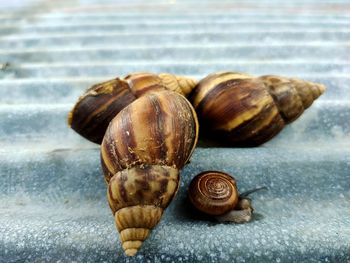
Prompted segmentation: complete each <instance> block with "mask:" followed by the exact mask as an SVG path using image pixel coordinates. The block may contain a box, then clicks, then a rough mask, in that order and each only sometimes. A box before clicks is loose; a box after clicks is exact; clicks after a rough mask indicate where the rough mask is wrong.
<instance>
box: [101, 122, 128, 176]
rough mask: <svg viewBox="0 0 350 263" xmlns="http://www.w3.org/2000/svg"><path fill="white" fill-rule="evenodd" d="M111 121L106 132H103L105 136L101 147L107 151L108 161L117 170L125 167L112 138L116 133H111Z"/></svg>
mask: <svg viewBox="0 0 350 263" xmlns="http://www.w3.org/2000/svg"><path fill="white" fill-rule="evenodd" d="M113 125H114V124H113V122H112V123H111V124H110V125H109V126H108V128H107V131H106V134H105V138H104V143H103V144H102V147H104V148H105V152H106V153H107V158H108V160H109V162H110V163H111V164H112V165H113V167H114V168H115V169H116V170H117V171H121V170H123V169H125V165H124V166H123V165H122V164H121V162H120V160H121V158H122V157H121V155H120V153H119V151H118V149H117V147H116V145H115V140H114V136H116V134H112V131H111V130H112V128H111V127H112V126H113Z"/></svg>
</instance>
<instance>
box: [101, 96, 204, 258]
mask: <svg viewBox="0 0 350 263" xmlns="http://www.w3.org/2000/svg"><path fill="white" fill-rule="evenodd" d="M197 138H198V122H197V117H196V113H195V111H194V109H193V107H192V106H191V104H190V103H189V102H188V101H187V100H186V98H184V97H183V96H181V95H179V94H177V93H175V92H173V91H159V92H155V93H149V94H145V95H143V96H141V97H140V98H139V99H137V100H135V101H134V102H133V103H131V104H129V105H128V106H127V107H125V108H124V109H123V110H121V111H120V112H119V114H118V115H117V116H116V117H115V118H114V119H113V120H112V121H111V123H110V125H109V126H108V129H107V131H106V133H105V136H104V138H103V141H102V144H101V164H102V168H103V171H104V175H105V180H106V182H107V184H108V191H107V196H108V202H109V205H110V208H111V210H112V212H113V214H114V216H115V221H116V226H117V229H118V231H119V233H120V238H121V241H122V244H123V245H122V246H123V249H124V250H125V253H126V254H127V255H135V253H136V252H137V250H138V249H139V247H140V246H141V245H142V242H143V241H144V240H145V239H146V238H147V236H148V235H149V233H150V231H151V229H152V228H154V227H155V226H156V225H157V223H158V222H159V220H160V218H161V216H162V214H163V211H164V209H165V208H166V207H167V206H168V205H169V203H170V201H171V200H172V198H173V197H174V196H175V194H176V192H177V189H178V187H179V171H180V170H181V169H182V167H183V166H184V165H185V164H186V162H187V161H188V160H189V158H190V156H191V154H192V152H193V150H194V148H195V145H196V143H197Z"/></svg>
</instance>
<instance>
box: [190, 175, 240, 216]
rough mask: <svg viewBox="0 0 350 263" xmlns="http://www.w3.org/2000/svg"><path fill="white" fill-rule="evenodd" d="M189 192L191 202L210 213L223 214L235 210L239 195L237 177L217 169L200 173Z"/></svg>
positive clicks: (192, 182)
mask: <svg viewBox="0 0 350 263" xmlns="http://www.w3.org/2000/svg"><path fill="white" fill-rule="evenodd" d="M188 192H189V199H190V201H191V203H192V204H193V205H194V206H195V207H196V208H197V209H198V210H200V211H202V212H204V213H206V214H209V215H223V214H225V213H227V212H228V211H230V210H233V209H234V207H235V206H236V205H237V203H238V197H239V194H238V191H237V186H236V181H235V179H234V178H233V177H231V176H230V175H228V174H226V173H223V172H217V171H206V172H203V173H200V174H198V175H197V176H196V177H195V178H194V179H193V180H192V181H191V184H190V186H189V190H188Z"/></svg>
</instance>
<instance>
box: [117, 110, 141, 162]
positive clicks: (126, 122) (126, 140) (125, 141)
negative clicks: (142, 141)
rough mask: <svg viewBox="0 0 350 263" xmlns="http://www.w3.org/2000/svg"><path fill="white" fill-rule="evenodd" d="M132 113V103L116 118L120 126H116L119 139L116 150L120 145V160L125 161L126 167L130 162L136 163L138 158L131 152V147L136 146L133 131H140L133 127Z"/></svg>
mask: <svg viewBox="0 0 350 263" xmlns="http://www.w3.org/2000/svg"><path fill="white" fill-rule="evenodd" d="M133 114H134V113H133V105H130V106H129V107H127V108H125V109H124V111H123V114H122V115H120V118H118V121H119V122H120V123H119V125H120V126H119V127H118V128H119V129H118V131H117V132H118V134H116V136H118V139H119V142H118V145H116V152H117V153H118V152H119V147H120V153H121V157H122V159H121V161H122V162H126V163H125V164H124V165H126V167H128V166H129V165H130V164H134V163H135V164H136V162H139V158H138V156H137V155H136V154H135V153H134V152H133V149H136V148H137V142H136V140H135V133H136V132H140V131H135V130H134V128H133V124H132V122H133V119H132V115H133ZM127 131H128V132H129V135H128V134H127ZM123 157H124V158H123Z"/></svg>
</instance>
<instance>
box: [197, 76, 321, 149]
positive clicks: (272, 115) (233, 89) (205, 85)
mask: <svg viewBox="0 0 350 263" xmlns="http://www.w3.org/2000/svg"><path fill="white" fill-rule="evenodd" d="M324 90H325V86H323V85H321V84H317V83H312V82H308V81H303V80H298V79H292V78H285V77H280V76H262V77H252V76H250V75H247V74H242V73H234V72H221V73H216V74H212V75H209V76H208V77H206V78H204V79H203V80H201V81H200V82H199V83H198V85H197V86H196V87H195V89H194V90H193V92H192V94H191V98H190V100H191V102H192V104H193V106H194V107H195V109H196V112H197V114H198V118H199V122H200V124H201V132H203V134H201V135H203V136H204V137H211V138H213V139H215V140H222V141H223V142H224V143H225V145H231V146H258V145H260V144H263V143H265V142H267V141H268V140H270V139H271V138H272V137H274V136H275V135H276V134H278V133H279V132H280V131H281V130H282V129H283V127H284V126H285V125H286V124H288V123H290V122H292V121H294V120H295V119H297V118H298V117H299V116H300V115H301V114H302V113H303V112H304V110H305V109H307V108H308V107H309V106H310V105H311V104H312V102H313V101H314V100H316V99H317V98H318V97H319V96H320V95H321V94H322V93H323V92H324Z"/></svg>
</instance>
